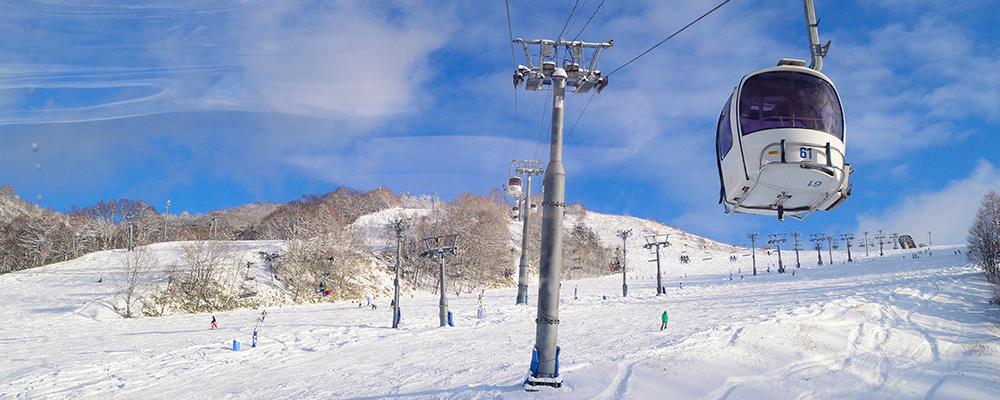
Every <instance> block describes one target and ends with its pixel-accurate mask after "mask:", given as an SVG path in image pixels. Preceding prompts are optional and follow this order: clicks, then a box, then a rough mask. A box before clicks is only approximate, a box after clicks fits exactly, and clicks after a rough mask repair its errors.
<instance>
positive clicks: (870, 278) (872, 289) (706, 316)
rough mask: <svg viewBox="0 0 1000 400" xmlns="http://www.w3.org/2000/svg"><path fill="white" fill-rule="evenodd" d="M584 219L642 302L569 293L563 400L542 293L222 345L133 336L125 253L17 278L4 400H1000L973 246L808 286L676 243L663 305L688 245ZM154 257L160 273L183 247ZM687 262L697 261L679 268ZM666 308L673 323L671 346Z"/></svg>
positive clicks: (228, 338) (199, 333) (851, 270)
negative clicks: (615, 256) (542, 361)
mask: <svg viewBox="0 0 1000 400" xmlns="http://www.w3.org/2000/svg"><path fill="white" fill-rule="evenodd" d="M586 218H587V223H588V225H591V226H592V227H594V228H595V229H596V230H598V233H599V234H600V235H601V236H602V237H603V238H604V240H605V241H610V240H620V239H617V238H616V237H614V231H615V230H616V229H621V228H625V227H632V228H633V229H635V234H636V236H635V237H634V239H630V243H629V245H628V251H629V258H628V266H629V275H628V277H629V281H628V286H629V291H628V297H622V291H621V286H622V278H621V275H615V276H607V277H603V278H596V279H586V280H576V281H564V282H563V284H562V295H561V296H562V297H561V299H562V302H561V306H560V315H559V318H560V320H561V323H560V325H559V345H560V346H561V347H562V356H561V359H560V366H561V373H562V376H563V379H564V387H563V388H561V389H543V390H542V391H541V392H537V393H526V392H524V390H523V389H522V385H521V384H522V382H523V381H524V379H525V376H526V374H527V371H528V363H529V361H530V357H531V348H532V346H533V344H534V332H535V324H534V320H535V311H536V310H535V308H534V306H533V305H534V303H533V301H532V300H533V298H534V297H535V296H534V293H535V291H536V290H537V286H535V283H534V282H533V283H532V287H531V290H530V292H529V293H532V295H531V296H530V297H529V303H531V304H532V306H529V307H525V306H516V305H514V302H515V297H516V288H513V287H511V288H506V289H497V290H488V291H486V292H485V294H483V303H482V304H483V307H484V315H483V318H478V316H477V309H478V307H479V304H478V303H477V297H478V296H477V294H465V293H463V294H462V295H461V296H460V297H454V296H449V306H450V310H451V311H452V312H454V315H455V327H447V328H441V327H438V297H437V296H436V295H433V294H431V293H425V292H416V293H407V294H406V295H405V297H404V298H403V299H402V301H401V305H402V308H401V310H402V316H403V322H404V324H403V325H402V326H401V328H400V329H392V328H390V326H391V311H390V307H389V299H388V298H384V297H383V298H378V299H373V301H374V303H375V304H377V305H378V308H377V309H372V308H371V307H368V306H367V305H366V304H362V307H359V305H358V304H357V303H351V302H341V303H326V304H309V305H297V306H288V305H286V306H283V307H274V308H268V309H267V312H268V315H267V319H266V321H265V322H264V324H263V327H262V329H261V330H260V343H259V345H258V346H257V347H256V348H250V341H251V333H252V331H253V328H254V324H255V320H256V318H257V317H258V316H259V315H260V310H259V309H258V310H250V309H246V310H234V311H229V312H220V313H215V317H217V318H218V320H219V325H220V328H219V329H216V330H209V329H208V327H209V323H210V321H211V317H212V316H211V315H209V314H176V315H170V316H166V317H159V318H152V317H146V318H141V319H129V320H123V319H121V318H120V317H118V316H117V315H116V314H115V313H114V312H113V311H112V310H111V308H110V307H111V304H112V303H113V301H114V300H113V296H114V293H115V289H114V285H112V284H111V283H110V282H109V279H110V277H111V274H110V272H109V271H110V270H111V269H112V268H114V267H115V263H114V257H115V254H114V252H103V253H95V254H90V255H87V256H85V257H81V258H79V259H77V260H73V261H68V262H64V263H60V264H54V265H50V266H45V267H41V268H36V269H32V270H27V271H21V272H17V273H11V274H7V275H3V276H0V304H2V305H3V306H2V307H0V321H2V322H0V358H2V362H0V398H93V399H98V398H99V399H139V398H141V399H148V398H164V399H166V398H171V399H172V398H267V399H276V398H365V399H375V398H458V399H467V398H509V399H540V398H546V399H547V398H559V399H564V398H570V399H590V398H600V399H619V398H630V399H631V398H634V399H652V398H662V399H688V398H692V399H698V398H704V399H778V398H794V399H809V398H819V399H833V398H836V399H851V398H934V399H949V398H953V399H996V398H1000V377H998V376H997V374H996V371H998V370H1000V346H998V342H997V340H996V338H997V333H996V331H994V330H992V327H993V324H991V323H990V321H991V318H993V317H992V314H991V313H990V311H989V309H990V308H991V307H993V308H995V306H990V305H989V304H988V300H989V298H990V288H989V286H988V285H987V284H986V282H985V281H984V279H983V276H982V273H981V272H980V271H978V270H977V269H976V268H974V267H972V266H969V265H968V262H967V261H966V260H965V257H964V255H963V256H959V255H955V254H954V252H955V250H956V249H958V247H936V248H934V254H933V256H931V255H929V254H927V253H919V254H918V255H919V258H913V255H912V254H913V251H912V250H907V251H902V250H900V251H890V252H889V253H888V254H887V255H886V256H885V257H881V258H880V257H869V258H866V257H865V256H864V251H863V250H862V251H857V249H854V250H853V255H854V258H855V259H856V262H854V263H850V264H847V263H845V262H844V261H845V259H846V258H847V257H846V253H844V252H838V251H834V252H833V257H834V262H835V263H834V264H833V265H829V261H830V260H828V254H829V253H828V252H827V250H826V249H824V251H823V259H824V262H825V264H824V265H822V266H817V265H816V252H815V251H805V252H802V253H801V254H800V257H801V260H802V268H799V269H795V268H794V263H795V255H794V253H793V252H791V251H784V250H783V251H782V258H783V261H784V262H785V265H786V266H789V265H790V270H794V271H795V275H794V276H793V275H792V274H791V273H786V274H778V273H777V272H776V265H777V256H776V254H774V252H772V255H770V256H768V255H766V253H765V252H763V251H761V250H760V249H758V250H757V262H758V270H759V274H758V276H756V277H754V276H750V272H749V270H750V263H751V257H744V256H743V254H744V251H743V249H738V250H737V249H733V248H732V247H731V246H726V245H720V244H716V243H714V242H708V241H700V239H699V238H696V237H694V236H693V235H687V234H682V233H680V232H677V231H672V230H671V231H672V232H673V234H672V236H671V241H674V239H675V238H676V239H677V242H676V243H675V244H674V245H673V246H671V247H668V248H667V249H665V250H664V251H663V252H662V254H663V260H664V261H663V268H664V285H665V286H666V289H667V290H666V295H665V296H656V295H655V268H656V267H655V263H651V262H648V260H649V259H651V258H652V257H651V256H650V254H651V253H650V251H649V250H646V249H643V248H642V247H641V244H642V240H641V236H642V235H643V234H648V233H649V232H652V231H660V232H662V233H667V231H668V230H670V229H669V228H666V227H662V226H661V225H656V224H653V223H651V222H648V221H642V220H637V219H623V217H613V216H602V215H601V214H596V213H588V215H587V217H586ZM379 223H381V221H380V222H379ZM567 225H569V222H567ZM643 229H646V232H645V233H643V232H642V230H643ZM512 231H515V230H514V229H512ZM706 242H707V243H708V244H707V245H705V247H704V248H703V247H700V246H701V243H706ZM244 245H245V246H250V247H253V246H256V245H258V244H254V243H245V244H244ZM275 245H276V244H275V243H270V242H265V243H259V246H261V247H262V248H267V247H269V246H270V247H273V246H275ZM685 245H686V246H685ZM153 247H154V249H155V250H156V251H157V252H158V254H160V255H161V259H163V258H169V255H170V254H171V253H172V252H176V251H178V249H179V248H180V247H179V245H176V244H171V243H167V244H159V245H154V246H153ZM789 247H790V246H789ZM963 250H964V249H963ZM685 251H686V252H688V254H689V255H690V258H691V260H692V261H691V263H690V264H687V265H681V264H679V263H678V257H679V254H682V252H685ZM734 251H735V252H734ZM730 255H736V256H737V261H736V262H731V261H730V260H729V257H730ZM768 266H771V272H770V273H768V272H766V269H767V267H768ZM730 272H732V276H733V279H732V280H730ZM740 272H742V276H743V279H741V278H740V276H741V274H740ZM102 278H103V281H102V282H100V283H98V282H97V281H98V280H100V279H102ZM681 283H683V288H681ZM574 293H576V297H574ZM605 296H606V298H605ZM664 310H666V311H668V312H669V315H670V325H669V327H668V329H667V330H665V331H660V330H659V327H660V321H659V320H660V314H661V313H662V312H663V311H664ZM234 340H238V341H240V342H241V345H242V348H241V350H240V351H238V352H237V351H233V341H234Z"/></svg>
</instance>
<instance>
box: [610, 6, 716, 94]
mask: <svg viewBox="0 0 1000 400" xmlns="http://www.w3.org/2000/svg"><path fill="white" fill-rule="evenodd" d="M728 2H729V0H725V1H723V2H722V3H721V4H719V5H717V6H715V8H713V9H711V10H709V11H708V12H707V13H705V14H702V16H700V17H698V19H696V20H694V21H691V23H689V24H687V25H685V26H684V27H683V28H681V29H680V30H678V31H677V32H674V34H673V35H670V36H668V37H667V38H666V39H663V40H662V41H660V43H657V44H656V45H655V46H653V47H650V48H649V50H646V51H644V52H642V54H639V55H638V56H635V58H633V59H631V60H629V62H627V63H625V64H624V65H622V66H620V67H618V68H617V69H615V70H614V71H611V72H610V73H608V74H607V75H605V77H609V76H611V75H612V74H614V73H615V72H618V71H619V70H621V69H622V68H625V67H627V66H628V65H629V64H631V63H632V62H633V61H635V60H638V59H639V57H642V56H644V55H646V53H649V52H651V51H653V49H655V48H657V47H659V46H660V45H661V44H663V43H665V42H666V41H668V40H670V39H673V37H674V36H677V35H678V34H680V33H681V32H684V30H685V29H687V28H689V27H691V25H694V24H695V23H696V22H698V21H701V20H702V19H703V18H705V17H707V16H708V15H709V14H711V13H713V12H715V10H718V9H719V8H721V7H722V6H724V5H726V3H728Z"/></svg>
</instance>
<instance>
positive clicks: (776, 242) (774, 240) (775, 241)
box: [767, 233, 788, 274]
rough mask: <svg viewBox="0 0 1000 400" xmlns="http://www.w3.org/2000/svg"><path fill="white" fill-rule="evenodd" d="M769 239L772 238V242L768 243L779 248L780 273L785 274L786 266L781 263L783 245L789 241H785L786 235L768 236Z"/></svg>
mask: <svg viewBox="0 0 1000 400" xmlns="http://www.w3.org/2000/svg"><path fill="white" fill-rule="evenodd" d="M768 237H770V240H768V241H767V243H768V244H773V245H775V246H777V247H778V273H779V274H783V273H785V266H784V265H783V264H782V263H781V244H782V243H785V242H787V241H788V239H785V234H784V233H776V234H773V235H768Z"/></svg>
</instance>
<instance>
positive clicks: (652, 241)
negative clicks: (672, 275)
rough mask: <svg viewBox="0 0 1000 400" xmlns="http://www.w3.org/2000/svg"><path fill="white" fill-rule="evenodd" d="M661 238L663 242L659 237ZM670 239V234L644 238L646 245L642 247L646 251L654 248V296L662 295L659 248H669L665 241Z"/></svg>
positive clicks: (668, 243)
mask: <svg viewBox="0 0 1000 400" xmlns="http://www.w3.org/2000/svg"><path fill="white" fill-rule="evenodd" d="M660 236H663V240H660V239H659V237H660ZM668 238H670V234H669V233H668V234H666V235H650V236H646V245H645V246H643V247H645V248H647V249H650V248H653V247H656V295H657V296H659V295H662V294H664V293H663V274H661V273H660V246H663V247H666V246H670V242H668V241H667V239H668Z"/></svg>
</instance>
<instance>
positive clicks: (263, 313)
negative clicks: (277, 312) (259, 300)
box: [260, 310, 267, 322]
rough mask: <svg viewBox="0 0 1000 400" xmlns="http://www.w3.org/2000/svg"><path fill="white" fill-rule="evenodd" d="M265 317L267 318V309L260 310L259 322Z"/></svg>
mask: <svg viewBox="0 0 1000 400" xmlns="http://www.w3.org/2000/svg"><path fill="white" fill-rule="evenodd" d="M266 318H267V310H262V311H261V312H260V322H264V319H266Z"/></svg>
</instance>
